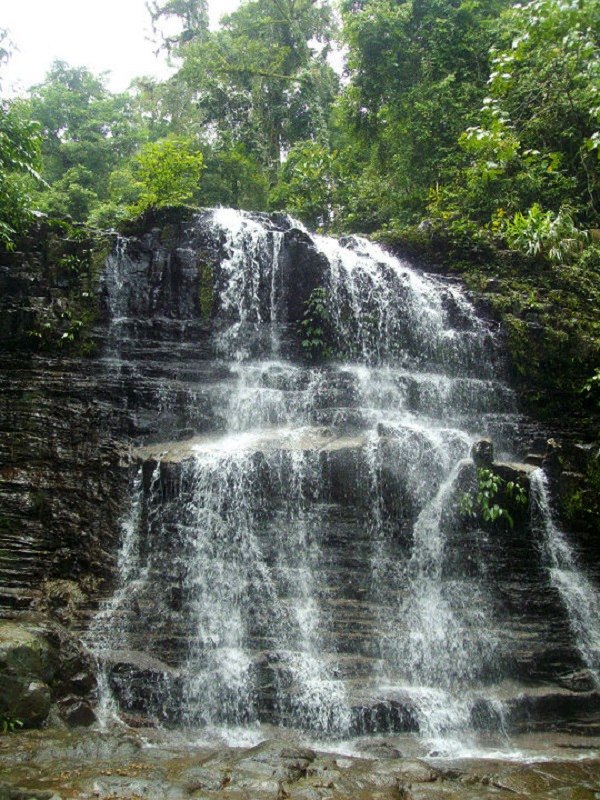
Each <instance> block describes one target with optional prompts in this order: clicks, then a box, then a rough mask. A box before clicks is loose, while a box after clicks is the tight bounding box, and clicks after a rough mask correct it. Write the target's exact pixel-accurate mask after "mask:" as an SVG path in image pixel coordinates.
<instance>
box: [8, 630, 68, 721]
mask: <svg viewBox="0 0 600 800" xmlns="http://www.w3.org/2000/svg"><path fill="white" fill-rule="evenodd" d="M54 671H55V663H54V654H53V653H52V649H51V647H50V645H49V644H48V642H47V641H46V640H45V639H44V638H43V637H41V636H38V635H36V634H34V633H31V632H30V631H28V630H26V629H25V628H23V627H21V626H20V625H17V624H15V623H12V622H0V715H3V716H4V717H5V718H7V719H8V720H13V721H19V722H20V723H21V724H22V725H23V726H24V727H36V726H38V725H41V724H42V723H43V722H44V721H45V719H46V717H47V716H48V713H49V711H50V706H51V690H50V687H49V685H48V681H50V679H51V678H52V677H53V675H54Z"/></svg>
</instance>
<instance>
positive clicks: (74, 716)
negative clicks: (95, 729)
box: [58, 695, 96, 728]
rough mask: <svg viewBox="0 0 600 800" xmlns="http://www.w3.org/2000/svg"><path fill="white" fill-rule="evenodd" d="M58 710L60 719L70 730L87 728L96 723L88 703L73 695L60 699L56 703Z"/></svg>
mask: <svg viewBox="0 0 600 800" xmlns="http://www.w3.org/2000/svg"><path fill="white" fill-rule="evenodd" d="M58 710H59V713H60V716H61V718H62V719H63V720H64V722H66V723H67V725H69V727H71V728H75V727H84V728H87V727H89V726H90V725H93V724H94V723H95V722H96V715H95V714H94V712H93V710H92V707H91V705H90V704H89V702H88V701H87V700H84V699H82V698H81V697H76V696H75V695H70V696H69V697H63V698H61V699H60V700H59V701H58Z"/></svg>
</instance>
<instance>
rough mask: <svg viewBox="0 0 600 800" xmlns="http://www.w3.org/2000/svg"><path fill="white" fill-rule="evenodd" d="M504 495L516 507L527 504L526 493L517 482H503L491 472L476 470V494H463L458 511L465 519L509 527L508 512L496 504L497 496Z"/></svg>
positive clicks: (509, 517)
mask: <svg viewBox="0 0 600 800" xmlns="http://www.w3.org/2000/svg"><path fill="white" fill-rule="evenodd" d="M501 491H502V492H503V493H504V496H505V498H508V499H510V500H511V501H512V502H513V503H514V504H516V505H517V506H519V505H525V504H526V503H527V492H526V491H525V489H524V487H523V486H522V485H521V483H520V482H519V481H518V480H517V481H505V480H504V479H503V478H501V477H500V476H499V475H497V474H496V473H495V472H494V471H493V470H490V469H478V470H477V489H476V492H474V493H471V492H464V493H463V494H462V495H461V497H460V500H459V511H460V513H461V514H463V515H464V516H466V517H470V518H472V519H482V520H483V521H484V522H491V523H496V522H499V521H504V522H506V523H507V524H508V526H509V527H511V528H512V527H513V526H514V520H513V517H512V515H511V514H510V512H509V510H508V509H507V508H506V507H505V506H502V505H500V504H499V503H498V495H499V494H500V493H501Z"/></svg>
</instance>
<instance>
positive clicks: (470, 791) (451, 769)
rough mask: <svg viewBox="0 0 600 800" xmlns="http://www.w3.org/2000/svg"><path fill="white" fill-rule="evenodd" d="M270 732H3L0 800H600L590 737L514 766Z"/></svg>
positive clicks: (599, 764) (599, 769)
mask: <svg viewBox="0 0 600 800" xmlns="http://www.w3.org/2000/svg"><path fill="white" fill-rule="evenodd" d="M272 736H274V737H275V738H270V739H266V740H264V741H262V742H260V743H259V744H256V745H254V746H237V747H228V746H227V745H225V744H222V743H221V744H220V743H219V742H218V741H215V742H213V743H212V744H209V743H205V744H199V743H198V742H197V741H196V742H194V737H193V736H192V735H188V736H184V735H183V734H182V733H177V732H175V731H171V732H170V733H167V732H165V731H153V732H148V731H145V732H144V734H143V735H139V734H137V733H135V732H132V731H129V730H123V729H119V730H108V731H86V732H78V733H77V734H75V733H72V732H66V731H58V730H51V729H50V730H46V731H32V732H28V733H27V734H16V735H11V736H5V737H0V772H1V773H2V776H3V781H4V783H3V784H2V786H1V788H2V791H3V792H4V794H1V795H0V797H2V798H4V797H6V798H8V800H21V798H23V799H25V798H27V799H28V798H39V799H40V800H42V798H43V799H44V800H46V798H48V799H49V798H53V800H54V798H63V800H64V799H66V798H70V797H82V798H92V797H93V798H100V800H109V798H113V799H114V798H142V797H143V798H145V800H166V799H168V800H188V799H189V798H202V799H203V800H208V799H209V798H215V800H232V799H233V798H240V800H241V798H244V799H245V800H284V799H285V798H290V800H350V798H351V799H352V800H437V798H439V799H440V800H448V799H449V798H451V800H488V798H489V800H492V799H494V800H515V798H516V799H517V800H519V799H520V800H526V799H529V800H596V798H597V797H598V795H597V791H598V787H600V758H599V757H598V753H597V751H596V752H595V753H594V741H590V740H587V741H583V740H577V741H575V739H573V740H571V741H570V742H569V743H566V742H563V744H562V748H563V750H562V751H561V743H560V742H557V741H554V742H553V745H552V748H553V749H552V752H550V750H547V751H546V752H545V753H544V752H543V751H542V752H539V753H538V757H537V759H536V757H535V755H533V754H532V756H531V760H530V761H527V760H525V757H522V760H520V761H515V760H512V761H511V760H510V758H508V759H502V758H498V757H496V758H494V759H490V758H479V759H477V758H469V759H455V760H448V759H446V760H444V759H440V758H432V757H430V758H415V757H414V756H406V755H403V754H402V752H401V749H402V747H403V746H404V744H405V743H406V740H405V741H404V744H403V742H402V741H399V740H396V739H393V738H392V739H391V740H389V741H388V740H382V739H375V740H374V739H366V740H356V742H355V744H354V745H353V746H350V750H351V749H352V747H354V749H355V750H356V751H357V754H355V755H345V754H342V753H340V752H326V751H325V750H321V749H317V748H316V747H311V746H308V745H307V744H306V743H302V742H301V740H300V739H299V738H298V736H297V735H295V734H293V733H291V732H290V731H285V730H280V731H278V730H277V729H274V730H273V731H272ZM596 744H598V742H597V741H596ZM543 745H544V746H546V747H547V746H548V738H547V737H546V738H545V740H544V742H543ZM338 749H341V747H340V746H339V745H338ZM512 758H513V759H514V758H515V754H514V751H513V754H512ZM544 759H550V760H544Z"/></svg>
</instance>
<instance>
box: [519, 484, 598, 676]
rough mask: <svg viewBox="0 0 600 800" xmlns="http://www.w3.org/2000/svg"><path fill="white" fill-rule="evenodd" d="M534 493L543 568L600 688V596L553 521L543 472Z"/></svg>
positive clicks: (585, 661) (536, 523)
mask: <svg viewBox="0 0 600 800" xmlns="http://www.w3.org/2000/svg"><path fill="white" fill-rule="evenodd" d="M531 490H532V504H533V508H534V515H533V522H534V526H535V529H536V530H537V533H538V536H539V541H540V550H541V555H542V558H543V561H544V566H545V567H546V569H547V570H548V573H549V575H550V581H551V584H552V586H553V587H554V588H555V589H556V590H557V592H558V594H559V596H560V599H561V601H562V603H563V605H564V608H565V610H566V612H567V617H568V620H569V624H570V625H571V627H572V629H573V634H574V638H575V642H576V643H577V647H578V649H579V651H580V653H581V656H582V658H583V661H584V663H585V665H586V666H587V667H588V668H589V669H590V670H591V673H592V675H593V677H594V681H595V683H596V686H600V595H599V594H598V592H597V590H596V588H595V587H594V585H593V583H592V582H591V581H590V579H589V578H588V576H587V575H586V574H585V572H584V571H583V570H582V569H581V567H580V565H579V563H578V559H577V555H576V553H575V552H574V550H573V548H572V546H571V545H570V544H569V542H568V540H567V538H566V536H565V534H564V533H563V532H562V531H561V530H560V528H559V527H558V525H557V524H556V522H555V520H554V516H553V514H552V508H551V505H550V494H549V491H548V479H547V477H546V475H545V474H544V472H543V471H542V470H541V469H539V470H536V471H535V472H534V473H533V475H532V477H531Z"/></svg>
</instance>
